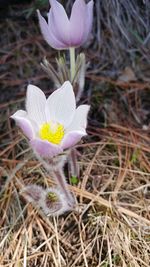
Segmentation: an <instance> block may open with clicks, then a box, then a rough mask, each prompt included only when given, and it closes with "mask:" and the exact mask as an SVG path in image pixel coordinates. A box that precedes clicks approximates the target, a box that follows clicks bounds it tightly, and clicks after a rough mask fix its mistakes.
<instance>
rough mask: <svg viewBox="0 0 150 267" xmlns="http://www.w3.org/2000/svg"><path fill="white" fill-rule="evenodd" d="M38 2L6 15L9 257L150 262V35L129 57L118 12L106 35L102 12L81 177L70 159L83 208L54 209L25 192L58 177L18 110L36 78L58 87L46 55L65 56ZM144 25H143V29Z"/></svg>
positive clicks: (93, 51)
mask: <svg viewBox="0 0 150 267" xmlns="http://www.w3.org/2000/svg"><path fill="white" fill-rule="evenodd" d="M70 2H71V1H68V3H69V4H70ZM114 2H115V1H114ZM131 3H132V1H131ZM20 7H21V8H20ZM30 7H31V6H30V5H23V6H22V5H21V6H13V7H11V8H10V10H9V12H8V11H7V12H6V11H5V12H6V14H5V15H4V16H5V18H6V17H7V19H5V20H4V21H1V24H0V28H1V36H2V42H1V49H0V53H1V59H0V62H1V67H0V68H1V75H0V85H1V88H0V141H1V142H0V162H1V166H0V190H1V195H0V213H1V215H0V217H1V221H0V226H1V227H0V249H1V254H0V266H2V267H6V266H9V267H10V266H12V267H15V266H29V267H33V266H39V267H40V266H48V267H49V266H50V267H51V266H52V267H53V266H59V267H63V266H67V267H75V266H76V267H79V266H86V267H109V266H110V267H111V266H114V267H115V266H116V267H122V266H123V267H145V266H147V267H149V266H150V215H149V209H150V163H149V160H150V137H149V133H150V124H149V118H150V109H149V101H150V94H149V90H150V84H149V81H150V80H149V77H148V74H147V73H148V69H149V68H150V66H149V64H148V58H147V57H148V54H149V53H148V51H149V46H148V45H147V43H146V41H145V46H144V41H143V46H140V45H139V46H138V44H137V43H136V45H137V46H138V47H136V49H138V51H137V52H136V54H135V52H133V53H131V50H134V49H133V47H132V49H131V46H130V53H129V54H130V56H129V54H128V52H127V51H129V47H127V43H126V42H125V40H124V39H120V42H119V48H118V57H117V58H116V55H117V48H116V50H115V45H114V50H113V49H112V44H113V42H114V38H116V36H115V37H112V38H111V36H110V32H109V31H108V28H107V27H106V28H107V31H106V29H105V26H107V23H108V22H109V20H108V19H106V25H103V27H104V29H105V31H102V33H101V38H102V39H101V40H100V39H99V38H100V37H99V35H98V33H99V31H98V29H99V28H98V25H100V24H98V21H99V20H98V19H95V20H94V29H93V34H92V35H91V37H90V40H89V42H88V44H86V45H85V46H84V47H83V48H81V49H80V51H84V52H85V54H86V58H87V63H88V64H87V65H88V68H87V73H86V85H85V91H84V94H83V97H82V100H81V103H88V104H90V105H91V109H90V113H89V117H88V127H87V132H88V136H86V137H85V138H84V139H83V140H82V142H81V143H79V144H78V145H77V146H76V149H77V152H78V164H79V166H80V177H79V178H78V181H76V183H75V184H71V181H70V177H69V175H68V172H67V166H66V174H67V177H68V183H69V187H70V190H71V191H72V192H73V193H74V194H75V196H76V198H77V203H78V204H77V210H76V211H72V212H69V213H67V214H64V215H62V216H60V217H58V218H53V217H47V216H44V214H43V213H42V212H41V211H39V210H38V209H36V208H35V207H33V206H32V205H31V204H28V203H27V202H26V201H25V199H24V198H23V196H22V195H21V194H20V192H21V190H22V189H23V187H24V186H25V185H29V184H31V183H35V184H38V185H42V186H43V187H45V188H46V187H49V186H51V185H53V184H55V181H53V179H52V178H53V177H50V175H49V173H47V172H46V170H45V169H44V167H43V166H42V165H41V163H39V161H38V160H37V159H36V158H35V156H34V154H33V152H32V150H31V148H30V147H29V144H28V141H27V139H26V138H25V137H24V136H23V134H22V133H21V131H20V130H19V129H18V128H17V127H16V126H15V124H14V122H12V121H11V120H10V115H11V114H13V113H14V112H15V111H16V110H17V109H18V108H24V100H25V93H26V86H27V84H29V83H32V84H35V85H37V86H39V87H40V88H41V89H43V90H44V92H45V93H46V95H49V94H50V93H51V92H52V91H53V89H54V88H53V83H52V81H50V79H49V78H48V77H47V74H46V73H44V71H43V70H42V69H41V66H40V62H41V61H42V59H43V58H44V56H47V58H48V60H49V61H50V62H51V63H52V64H55V57H56V56H57V52H56V51H54V50H53V49H51V48H50V47H49V46H48V45H47V44H46V43H45V42H44V40H43V38H42V36H41V34H40V31H39V28H38V25H37V19H36V16H34V15H32V16H30V17H29V18H27V17H26V16H25V15H22V13H21V12H22V10H27V9H28V11H27V12H26V13H25V14H27V15H28V14H29V13H28V12H29V10H30ZM106 8H108V6H105V5H104V7H103V9H100V4H99V2H97V3H96V5H95V13H96V14H97V17H98V16H101V18H102V11H104V10H105V9H106ZM109 8H110V7H109ZM112 8H113V6H112ZM124 8H125V7H124ZM145 9H146V8H145ZM20 10H21V11H20ZM100 10H102V11H100ZM142 10H143V9H142ZM136 11H137V10H136ZM112 12H114V10H113V9H112ZM143 12H144V11H143ZM107 14H108V13H107ZM138 14H139V13H138ZM2 17H3V16H1V18H2ZM110 18H111V17H110ZM136 20H138V17H136ZM129 21H130V20H129ZM100 22H101V24H102V19H101V21H100ZM147 23H148V22H147ZM108 24H109V23H108ZM120 25H121V26H123V25H122V24H120ZM143 25H144V24H143ZM141 27H142V26H141ZM143 27H144V26H143ZM122 29H123V28H122ZM140 29H142V28H140V24H138V27H137V32H140ZM111 30H113V29H111ZM137 32H136V34H137ZM114 34H116V35H117V30H116V31H115V33H114ZM130 34H131V32H130ZM142 34H143V32H142V33H141V38H143V40H144V35H142ZM124 35H125V34H124ZM145 35H146V31H145ZM133 36H134V38H135V34H134V35H133ZM128 37H129V36H128ZM109 38H110V39H109ZM118 38H119V37H118ZM120 38H121V37H120ZM145 39H146V37H145ZM99 40H100V41H101V43H99V42H98V41H99ZM104 41H107V45H106V46H105V47H104V46H101V45H102V44H103V43H104ZM108 41H109V42H108ZM131 41H132V40H131ZM111 42H112V43H111ZM121 42H122V44H124V47H123V46H122V45H121ZM136 45H135V46H136ZM109 46H110V48H109ZM120 47H123V48H122V50H120V51H121V52H120V51H119V49H121V48H120ZM134 48H135V47H134ZM107 52H109V53H107ZM110 55H111V57H110ZM115 60H116V61H115ZM117 60H118V61H117ZM135 61H136V63H137V64H135ZM116 62H117V63H116Z"/></svg>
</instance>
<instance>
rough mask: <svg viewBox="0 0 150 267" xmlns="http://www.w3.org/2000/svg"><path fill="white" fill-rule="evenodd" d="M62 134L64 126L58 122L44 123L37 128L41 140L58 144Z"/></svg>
mask: <svg viewBox="0 0 150 267" xmlns="http://www.w3.org/2000/svg"><path fill="white" fill-rule="evenodd" d="M64 134H65V133H64V126H63V125H62V124H60V123H53V122H49V123H44V124H42V125H41V127H40V130H39V136H40V138H41V139H42V140H47V141H49V142H50V143H53V144H56V145H58V144H60V142H61V140H62V139H63V137H64Z"/></svg>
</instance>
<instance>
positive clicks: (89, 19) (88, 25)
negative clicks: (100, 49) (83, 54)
mask: <svg viewBox="0 0 150 267" xmlns="http://www.w3.org/2000/svg"><path fill="white" fill-rule="evenodd" d="M93 6H94V2H93V0H91V1H90V2H89V3H88V4H87V5H86V19H85V31H84V35H83V39H82V44H83V43H84V42H85V41H86V40H87V38H88V36H89V34H90V32H91V29H92V23H93Z"/></svg>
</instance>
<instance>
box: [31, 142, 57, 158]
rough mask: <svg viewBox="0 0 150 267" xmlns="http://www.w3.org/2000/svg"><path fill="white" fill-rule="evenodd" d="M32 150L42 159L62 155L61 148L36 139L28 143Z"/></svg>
mask: <svg viewBox="0 0 150 267" xmlns="http://www.w3.org/2000/svg"><path fill="white" fill-rule="evenodd" d="M30 145H31V146H32V148H33V149H34V150H35V151H36V152H37V153H38V154H39V155H40V156H42V157H50V158H51V157H54V156H56V155H58V154H60V153H62V148H61V147H60V146H58V145H55V144H51V143H50V142H48V141H45V140H41V139H39V138H36V139H34V140H31V141H30Z"/></svg>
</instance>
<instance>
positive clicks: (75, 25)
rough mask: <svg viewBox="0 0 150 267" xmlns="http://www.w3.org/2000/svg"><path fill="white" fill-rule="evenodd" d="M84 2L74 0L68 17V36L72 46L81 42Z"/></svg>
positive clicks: (83, 28) (83, 24)
mask: <svg viewBox="0 0 150 267" xmlns="http://www.w3.org/2000/svg"><path fill="white" fill-rule="evenodd" d="M86 16H87V14H86V4H85V1H84V0H76V1H75V2H74V4H73V7H72V12H71V17H70V36H71V44H72V46H78V45H80V44H81V42H82V39H83V36H84V32H85V30H86V28H85V21H86Z"/></svg>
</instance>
